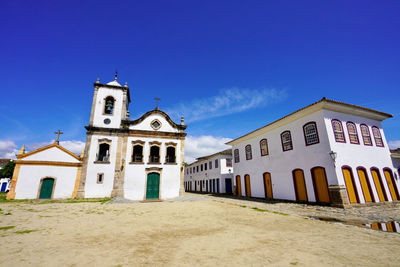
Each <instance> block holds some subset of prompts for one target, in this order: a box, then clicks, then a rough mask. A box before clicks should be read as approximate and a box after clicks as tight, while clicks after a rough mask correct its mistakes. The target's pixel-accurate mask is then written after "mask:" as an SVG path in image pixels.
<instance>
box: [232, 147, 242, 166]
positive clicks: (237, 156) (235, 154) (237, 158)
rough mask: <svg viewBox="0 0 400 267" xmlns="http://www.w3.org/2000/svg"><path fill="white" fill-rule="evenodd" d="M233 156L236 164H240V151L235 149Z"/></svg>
mask: <svg viewBox="0 0 400 267" xmlns="http://www.w3.org/2000/svg"><path fill="white" fill-rule="evenodd" d="M233 156H234V158H235V163H238V162H239V161H240V158H239V149H235V150H234V151H233Z"/></svg>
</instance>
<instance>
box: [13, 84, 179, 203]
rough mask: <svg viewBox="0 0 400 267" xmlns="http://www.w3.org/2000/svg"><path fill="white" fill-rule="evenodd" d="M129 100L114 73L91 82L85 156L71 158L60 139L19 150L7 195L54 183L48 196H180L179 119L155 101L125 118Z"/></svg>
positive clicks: (26, 194)
mask: <svg viewBox="0 0 400 267" xmlns="http://www.w3.org/2000/svg"><path fill="white" fill-rule="evenodd" d="M130 101H131V99H130V93H129V88H128V86H127V85H126V84H125V86H121V85H120V84H119V83H118V82H117V77H115V79H114V81H112V82H109V83H107V84H102V83H100V82H99V80H98V81H97V82H95V83H94V96H93V103H92V109H91V114H90V121H89V125H88V126H86V129H87V135H86V144H85V150H84V153H83V155H84V156H83V158H82V159H79V157H77V156H75V157H73V156H72V155H70V154H72V153H70V152H69V151H67V150H65V149H64V148H62V147H60V146H59V145H58V144H53V145H50V146H47V147H44V148H41V149H39V150H36V151H32V152H30V153H26V154H24V155H20V158H18V161H17V166H16V171H15V173H14V176H15V178H14V177H13V181H12V183H13V185H12V186H11V189H10V192H9V194H8V196H7V198H8V199H14V198H41V197H40V193H38V192H41V191H43V190H42V189H41V188H42V187H43V184H45V185H46V186H47V184H48V183H49V184H52V185H53V187H52V188H51V190H50V189H49V190H50V191H51V192H50V193H47V194H46V198H70V197H75V196H76V197H78V198H84V197H85V198H94V197H117V196H118V197H123V198H127V199H131V200H150V199H151V200H158V199H168V198H174V197H177V196H179V194H180V192H183V177H184V175H183V161H184V141H185V136H186V133H185V132H184V130H185V129H186V126H185V125H184V123H183V118H182V120H181V123H180V124H176V123H174V122H173V121H172V120H171V119H170V117H169V116H168V115H167V114H166V113H164V112H163V111H161V110H159V109H158V105H157V107H156V108H155V109H154V110H151V111H149V112H147V113H145V114H144V115H143V116H141V117H140V118H139V119H137V120H129V109H128V105H129V103H130ZM59 150H63V151H64V152H65V153H67V154H69V155H68V156H69V158H68V157H67V155H66V154H65V153H64V156H62V153H61V152H60V151H59ZM54 161H56V163H54ZM65 164H68V166H69V164H73V167H74V168H72V165H71V166H70V167H71V168H66V167H65V166H64V165H65ZM75 167H76V168H75ZM78 167H79V168H78ZM78 170H79V171H78ZM18 173H19V174H18ZM77 173H79V175H78V174H77ZM74 175H75V176H74ZM64 176H65V178H64ZM49 179H53V180H51V181H48V180H49ZM67 180H68V183H65V184H64V181H67ZM43 181H44V182H43ZM61 181H63V182H61ZM42 183H43V184H42ZM60 183H62V184H60ZM47 187H49V188H50V186H47ZM47 187H46V188H47ZM38 188H39V189H38ZM46 190H47V189H46ZM46 192H47V191H46Z"/></svg>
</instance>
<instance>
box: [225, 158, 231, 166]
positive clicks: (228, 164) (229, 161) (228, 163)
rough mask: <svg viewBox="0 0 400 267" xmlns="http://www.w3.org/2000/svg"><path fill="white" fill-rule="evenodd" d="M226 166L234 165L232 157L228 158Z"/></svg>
mask: <svg viewBox="0 0 400 267" xmlns="http://www.w3.org/2000/svg"><path fill="white" fill-rule="evenodd" d="M226 167H232V159H226Z"/></svg>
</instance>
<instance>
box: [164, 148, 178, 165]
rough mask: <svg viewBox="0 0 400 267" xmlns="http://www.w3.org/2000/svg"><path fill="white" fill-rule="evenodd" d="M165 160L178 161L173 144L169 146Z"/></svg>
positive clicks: (168, 161)
mask: <svg viewBox="0 0 400 267" xmlns="http://www.w3.org/2000/svg"><path fill="white" fill-rule="evenodd" d="M165 162H166V163H175V162H176V156H175V147H173V146H169V147H167V155H166V157H165Z"/></svg>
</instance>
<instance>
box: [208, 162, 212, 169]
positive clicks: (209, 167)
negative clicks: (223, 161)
mask: <svg viewBox="0 0 400 267" xmlns="http://www.w3.org/2000/svg"><path fill="white" fill-rule="evenodd" d="M208 169H210V170H211V169H212V161H210V162H209V163H208Z"/></svg>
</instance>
